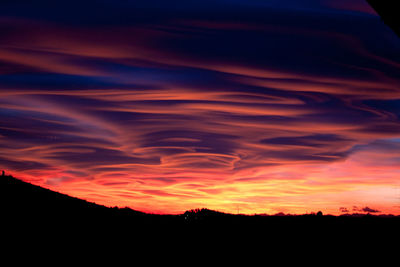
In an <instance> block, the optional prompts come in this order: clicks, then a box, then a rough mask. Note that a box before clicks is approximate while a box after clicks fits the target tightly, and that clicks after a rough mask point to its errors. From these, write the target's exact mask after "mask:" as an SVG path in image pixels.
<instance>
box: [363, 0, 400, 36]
mask: <svg viewBox="0 0 400 267" xmlns="http://www.w3.org/2000/svg"><path fill="white" fill-rule="evenodd" d="M367 2H368V3H369V4H370V5H371V7H372V8H373V9H374V10H375V11H376V13H378V15H379V16H380V17H381V18H382V20H383V22H384V23H385V24H386V25H388V26H389V27H390V28H392V30H393V31H394V32H395V33H396V34H397V35H398V36H399V37H400V10H399V8H400V2H399V1H397V0H367Z"/></svg>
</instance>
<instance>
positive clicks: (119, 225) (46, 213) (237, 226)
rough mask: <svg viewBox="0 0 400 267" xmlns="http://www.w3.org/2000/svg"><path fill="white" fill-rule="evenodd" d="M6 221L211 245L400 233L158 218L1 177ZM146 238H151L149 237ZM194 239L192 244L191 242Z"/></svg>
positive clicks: (365, 224)
mask: <svg viewBox="0 0 400 267" xmlns="http://www.w3.org/2000/svg"><path fill="white" fill-rule="evenodd" d="M0 197H1V204H2V211H1V212H2V216H1V217H2V220H3V223H5V225H6V226H5V227H6V228H7V229H8V230H10V231H14V232H18V233H20V234H22V235H32V234H38V235H39V236H38V237H37V238H40V237H41V235H42V233H53V232H54V233H57V234H58V237H59V235H60V234H61V235H63V236H64V238H68V237H69V236H70V235H72V236H76V235H77V233H79V235H82V234H83V235H90V236H91V238H94V239H96V238H99V236H101V238H103V239H104V238H106V237H107V238H117V237H118V238H128V239H132V238H133V239H135V240H138V238H142V239H141V240H142V241H141V242H143V240H146V242H152V240H156V239H159V238H160V237H162V238H164V239H166V240H168V239H169V238H173V239H177V240H181V241H182V242H183V240H185V241H184V242H189V241H193V240H192V239H196V240H203V241H206V240H207V238H217V237H218V238H220V239H221V240H225V241H226V240H231V239H234V240H250V239H253V238H255V237H257V238H268V239H271V238H275V239H279V240H280V241H279V242H284V241H285V240H286V239H288V238H293V237H297V238H299V240H302V239H303V238H311V237H312V238H317V239H319V238H328V237H330V238H333V237H335V238H336V237H339V236H348V235H351V236H353V237H354V236H357V234H358V236H364V235H366V236H370V235H373V234H374V235H377V233H379V234H380V235H382V234H385V235H386V236H387V235H395V234H397V235H398V234H399V229H400V228H399V225H400V217H399V216H386V217H384V216H372V215H356V216H351V215H347V216H329V215H328V216H323V215H322V214H309V215H282V214H280V215H279V216H268V215H254V216H248V215H233V214H227V213H222V212H218V211H213V210H208V209H195V210H190V211H187V212H185V213H184V214H181V215H154V214H146V213H142V212H138V211H134V210H132V209H129V208H122V209H121V208H109V207H105V206H102V205H97V204H95V203H91V202H87V201H85V200H81V199H78V198H74V197H70V196H68V195H64V194H60V193H57V192H54V191H51V190H48V189H44V188H42V187H39V186H35V185H32V184H29V183H26V182H23V181H20V180H18V179H15V178H13V177H11V176H0ZM143 237H145V239H143ZM187 238H189V240H187Z"/></svg>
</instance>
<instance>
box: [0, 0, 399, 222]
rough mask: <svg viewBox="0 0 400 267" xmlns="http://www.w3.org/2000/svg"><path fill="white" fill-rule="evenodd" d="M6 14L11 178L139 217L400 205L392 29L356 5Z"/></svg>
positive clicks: (225, 1) (289, 0)
mask: <svg viewBox="0 0 400 267" xmlns="http://www.w3.org/2000/svg"><path fill="white" fill-rule="evenodd" d="M0 7H1V8H0V36H1V38H0V169H4V170H6V172H7V173H11V174H13V175H14V176H15V177H18V178H21V179H23V180H25V181H28V182H31V183H33V184H36V185H40V186H43V187H45V188H49V189H52V190H55V191H58V192H61V193H65V194H68V195H71V196H74V197H79V198H83V199H86V200H88V201H93V202H96V203H99V204H102V205H106V206H119V207H130V208H132V209H135V210H140V211H144V212H149V213H161V214H179V213H182V212H184V211H185V210H189V209H194V208H209V209H214V210H218V211H222V212H230V213H244V214H255V213H257V214H263V213H265V214H275V213H279V212H283V213H290V214H303V213H310V212H316V211H319V210H321V211H322V212H323V213H325V214H334V215H339V214H343V213H367V212H370V213H374V214H382V213H385V214H388V213H391V214H400V180H399V175H400V168H399V166H400V86H399V84H400V38H398V37H397V36H396V35H395V34H394V33H393V32H392V31H391V29H390V28H388V27H387V26H386V25H385V24H384V23H383V22H382V21H381V19H380V18H379V17H378V16H377V15H376V13H375V12H374V11H373V10H372V8H370V7H369V6H368V4H367V3H366V2H365V1H364V0H350V1H347V0H346V1H345V0H318V1H317V0H270V1H267V0H202V1H195V0H186V1H183V0H170V1H161V0H147V1H133V0H113V1H111V0H96V1H95V0H86V1H81V0H80V1H77V0H69V1H64V0H60V1H50V0H37V1H28V0H26V1H15V0H13V1H11V0H10V1H8V0H3V1H1V4H0Z"/></svg>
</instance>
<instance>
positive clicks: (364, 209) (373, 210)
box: [353, 206, 381, 213]
mask: <svg viewBox="0 0 400 267" xmlns="http://www.w3.org/2000/svg"><path fill="white" fill-rule="evenodd" d="M353 211H356V212H367V213H380V212H381V211H379V210H376V209H371V208H369V207H367V206H366V207H363V208H359V207H357V206H353Z"/></svg>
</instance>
